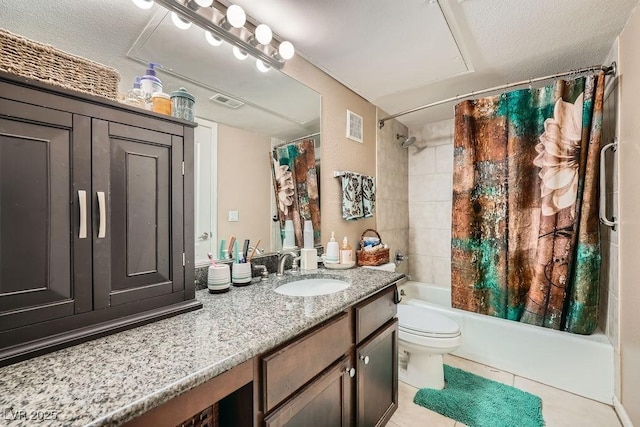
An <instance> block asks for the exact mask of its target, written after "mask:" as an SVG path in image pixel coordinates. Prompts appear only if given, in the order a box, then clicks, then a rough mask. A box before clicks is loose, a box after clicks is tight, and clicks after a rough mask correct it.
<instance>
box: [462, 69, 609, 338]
mask: <svg viewBox="0 0 640 427" xmlns="http://www.w3.org/2000/svg"><path fill="white" fill-rule="evenodd" d="M604 82H605V76H604V74H598V75H592V76H588V77H580V78H577V79H575V80H568V81H564V80H558V81H556V82H555V83H554V84H553V85H550V86H546V87H543V88H540V89H534V90H532V89H524V90H518V91H513V92H510V93H505V94H502V95H498V96H493V97H488V98H483V99H477V100H468V101H464V102H461V103H460V104H458V105H457V106H456V114H455V137H454V145H455V150H454V153H455V154H454V176H453V211H452V242H451V246H452V248H451V251H452V264H451V268H452V306H453V307H455V308H460V309H463V310H469V311H473V312H477V313H483V314H488V315H492V316H496V317H502V318H505V319H511V320H515V321H520V322H524V323H529V324H533V325H538V326H544V327H548V328H553V329H559V330H565V331H569V332H573V333H578V334H590V333H592V332H593V331H594V330H595V328H596V325H597V316H598V297H599V295H598V291H599V275H600V274H599V270H600V237H599V222H598V212H597V207H598V188H597V185H598V171H599V149H600V137H601V125H602V106H603V97H604Z"/></svg>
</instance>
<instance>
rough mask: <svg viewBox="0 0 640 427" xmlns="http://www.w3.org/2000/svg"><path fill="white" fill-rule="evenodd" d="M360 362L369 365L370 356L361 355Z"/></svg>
mask: <svg viewBox="0 0 640 427" xmlns="http://www.w3.org/2000/svg"><path fill="white" fill-rule="evenodd" d="M360 360H362V361H363V362H364V364H365V365H368V364H369V356H363V355H360Z"/></svg>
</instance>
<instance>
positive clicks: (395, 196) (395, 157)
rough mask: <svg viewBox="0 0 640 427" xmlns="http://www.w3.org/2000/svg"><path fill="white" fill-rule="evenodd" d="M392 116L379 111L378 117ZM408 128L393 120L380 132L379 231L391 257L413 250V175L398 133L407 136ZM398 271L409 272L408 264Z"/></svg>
mask: <svg viewBox="0 0 640 427" xmlns="http://www.w3.org/2000/svg"><path fill="white" fill-rule="evenodd" d="M383 116H388V114H387V113H386V112H384V111H382V110H378V117H383ZM407 132H408V130H407V127H406V126H405V125H403V124H402V123H400V122H399V121H397V120H395V119H394V120H389V121H387V122H386V123H385V125H384V127H383V128H382V129H380V130H378V143H377V149H376V158H377V160H376V163H377V171H376V173H377V194H376V204H377V211H378V212H377V215H376V217H377V223H378V224H377V226H378V228H377V231H378V233H380V236H381V237H382V241H383V242H385V243H386V244H387V245H389V249H390V257H391V258H393V256H394V255H395V252H396V250H397V249H399V250H400V251H401V252H402V253H403V254H404V255H408V251H409V201H408V200H409V198H408V197H409V175H408V173H407V171H408V159H409V157H408V154H407V153H408V151H407V149H406V148H402V145H401V143H400V141H398V139H397V138H396V135H397V134H401V135H407ZM397 271H400V272H402V273H407V272H408V263H407V262H403V263H401V264H400V265H399V266H398V268H397Z"/></svg>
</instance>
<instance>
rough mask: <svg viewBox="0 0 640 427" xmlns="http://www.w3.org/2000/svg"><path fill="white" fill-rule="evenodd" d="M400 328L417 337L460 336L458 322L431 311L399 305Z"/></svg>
mask: <svg viewBox="0 0 640 427" xmlns="http://www.w3.org/2000/svg"><path fill="white" fill-rule="evenodd" d="M398 323H399V328H400V329H403V330H405V331H407V332H411V333H415V334H416V335H425V336H442V337H450V336H457V335H460V327H459V326H458V324H457V323H456V322H454V321H453V320H451V319H449V318H448V317H445V316H443V315H441V314H438V313H434V312H432V311H431V310H429V309H426V308H422V307H417V306H413V305H406V304H398Z"/></svg>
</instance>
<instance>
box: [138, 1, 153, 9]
mask: <svg viewBox="0 0 640 427" xmlns="http://www.w3.org/2000/svg"><path fill="white" fill-rule="evenodd" d="M133 4H135V5H136V6H138V7H139V8H140V9H151V8H152V7H153V0H133Z"/></svg>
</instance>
